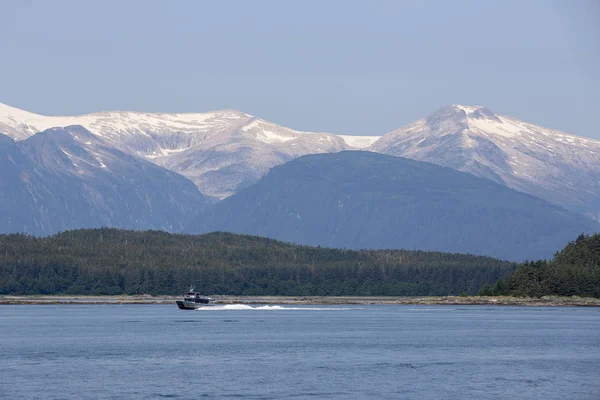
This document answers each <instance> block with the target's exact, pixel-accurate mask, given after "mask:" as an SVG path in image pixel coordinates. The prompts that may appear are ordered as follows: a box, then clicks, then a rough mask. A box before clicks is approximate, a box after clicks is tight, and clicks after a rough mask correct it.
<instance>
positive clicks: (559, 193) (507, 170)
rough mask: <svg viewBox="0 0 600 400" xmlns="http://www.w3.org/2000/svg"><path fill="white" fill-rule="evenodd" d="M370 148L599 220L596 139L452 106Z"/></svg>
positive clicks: (599, 166) (598, 144)
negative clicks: (485, 181) (474, 177)
mask: <svg viewBox="0 0 600 400" xmlns="http://www.w3.org/2000/svg"><path fill="white" fill-rule="evenodd" d="M369 150H371V151H375V152H380V153H385V154H390V155H396V156H402V157H407V158H412V159H415V160H420V161H428V162H432V163H435V164H439V165H443V166H447V167H450V168H454V169H457V170H460V171H465V172H470V173H472V174H474V175H477V176H481V177H485V178H488V179H491V180H493V181H496V182H499V183H503V184H505V185H506V186H508V187H510V188H513V189H516V190H519V191H522V192H525V193H529V194H532V195H534V196H537V197H541V198H543V199H545V200H548V201H550V202H552V203H554V204H558V205H561V206H563V207H565V208H567V209H569V210H571V211H575V212H578V213H581V214H585V215H587V216H588V217H592V218H595V219H598V220H600V141H597V140H593V139H588V138H583V137H578V136H574V135H570V134H567V133H563V132H559V131H555V130H552V129H547V128H542V127H540V126H536V125H533V124H530V123H527V122H523V121H520V120H518V119H515V118H512V117H508V116H504V115H496V114H494V113H492V112H491V111H490V110H489V109H487V108H485V107H473V106H462V105H451V106H446V107H443V108H441V109H439V110H437V111H435V112H434V113H432V114H431V115H429V116H428V117H426V118H423V119H420V120H418V121H416V122H414V123H412V124H410V125H407V126H404V127H402V128H400V129H397V130H395V131H392V132H390V133H388V134H386V135H384V136H382V137H381V138H380V139H379V140H377V141H376V142H375V143H373V145H372V146H370V147H369Z"/></svg>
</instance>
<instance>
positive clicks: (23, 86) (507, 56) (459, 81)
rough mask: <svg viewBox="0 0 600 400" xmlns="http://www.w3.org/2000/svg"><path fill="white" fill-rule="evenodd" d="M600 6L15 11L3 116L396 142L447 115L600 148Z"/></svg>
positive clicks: (120, 6) (4, 56)
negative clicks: (598, 143) (263, 128)
mask: <svg viewBox="0 0 600 400" xmlns="http://www.w3.org/2000/svg"><path fill="white" fill-rule="evenodd" d="M599 21H600V0H579V1H572V0H565V1H556V0H543V1H538V0H528V1H513V0H502V1H500V0H497V1H491V0H490V1H480V0H475V1H470V0H456V1H447V0H440V1H416V0H414V1H411V0H406V1H389V2H387V1H360V2H358V1H308V0H302V1H252V2H250V1H223V0H218V1H217V0H214V1H176V2H175V1H150V0H144V1H131V0H130V1H109V0H101V1H94V0H89V1H79V0H77V1H60V0H55V1H51V2H50V1H45V0H43V1H27V0H0V102H2V103H5V104H8V105H11V106H14V107H19V108H22V109H26V110H28V111H32V112H36V113H40V114H46V115H72V114H82V113H89V112H97V111H106V110H128V111H148V112H204V111H210V110H217V109H224V108H231V109H236V110H240V111H244V112H247V113H250V114H252V115H255V116H258V117H260V118H263V119H266V120H269V121H272V122H275V123H278V124H280V125H284V126H288V127H291V128H294V129H299V130H306V131H324V132H332V133H338V134H351V135H382V134H384V133H386V132H389V131H391V130H393V129H396V128H398V127H400V126H403V125H405V124H408V123H410V122H412V121H414V120H417V119H419V118H421V117H423V116H425V115H427V114H429V113H431V112H432V111H434V110H436V109H438V108H440V107H441V106H443V105H446V104H466V105H484V106H487V107H488V108H490V109H491V110H492V111H494V112H495V113H497V114H504V115H510V116H513V117H516V118H519V119H522V120H525V121H528V122H532V123H535V124H538V125H542V126H546V127H550V128H554V129H559V130H563V131H566V132H569V133H572V134H576V135H580V136H588V137H593V138H596V139H600V129H599V127H598V123H597V121H598V112H599V111H600V73H599V71H600V24H599V23H598V22H599Z"/></svg>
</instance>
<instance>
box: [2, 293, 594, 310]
mask: <svg viewBox="0 0 600 400" xmlns="http://www.w3.org/2000/svg"><path fill="white" fill-rule="evenodd" d="M213 297H214V299H215V300H216V301H218V302H219V303H222V304H306V305H319V304H426V305H486V306H489V305H510V306H551V307H558V306H588V307H600V299H595V298H584V297H577V296H572V297H558V296H544V297H541V298H531V297H509V296H493V297H488V296H438V297H384V296H382V297H366V296H365V297H320V296H310V297H285V296H213ZM179 298H180V296H150V295H143V296H0V305H6V304H172V303H174V302H175V300H178V299H179Z"/></svg>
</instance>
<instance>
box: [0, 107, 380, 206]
mask: <svg viewBox="0 0 600 400" xmlns="http://www.w3.org/2000/svg"><path fill="white" fill-rule="evenodd" d="M69 125H81V126H84V127H85V128H86V129H88V130H89V131H91V132H92V133H94V134H95V135H97V136H98V137H100V138H102V139H103V140H104V141H105V142H106V143H109V144H111V145H112V146H114V147H115V148H117V149H119V150H121V151H123V152H125V153H127V154H131V155H135V156H139V157H143V158H146V159H147V160H149V161H151V162H153V163H155V164H157V165H160V166H163V167H165V168H167V169H170V170H172V171H175V172H177V173H180V174H182V175H184V176H185V177H187V178H189V179H190V180H192V181H193V182H194V183H195V184H196V185H197V186H198V188H199V189H200V191H201V192H202V193H204V194H205V195H208V196H211V197H214V198H216V199H223V198H225V197H227V196H230V195H231V194H233V193H235V192H236V191H237V190H239V189H240V188H242V187H245V186H248V185H250V184H252V183H254V182H256V181H257V180H258V179H259V178H260V177H261V176H263V175H264V174H266V173H267V172H268V171H269V169H270V168H271V167H274V166H276V165H280V164H283V163H285V162H287V161H289V160H292V159H294V158H296V157H299V156H302V155H306V154H315V153H330V152H336V151H341V150H348V149H352V148H355V147H361V146H362V147H366V146H369V145H370V144H372V143H373V142H374V141H375V140H376V139H377V138H378V137H368V136H367V137H365V136H357V137H354V136H338V135H333V134H330V133H311V132H301V131H296V130H293V129H289V128H285V127H282V126H279V125H276V124H273V123H271V122H268V121H265V120H262V119H259V118H256V117H253V116H252V115H249V114H246V113H242V112H239V111H233V110H221V111H215V112H208V113H195V114H165V113H138V112H119V111H116V112H101V113H95V114H88V115H81V116H72V117H47V116H43V115H38V114H33V113H29V112H27V111H23V110H20V109H18V108H14V107H10V106H7V105H4V104H0V132H3V133H5V134H7V135H8V136H11V137H12V138H14V139H15V140H23V139H25V138H27V137H30V136H31V135H33V134H35V133H36V132H38V131H41V130H44V129H48V128H51V127H61V126H69Z"/></svg>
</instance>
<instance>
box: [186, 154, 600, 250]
mask: <svg viewBox="0 0 600 400" xmlns="http://www.w3.org/2000/svg"><path fill="white" fill-rule="evenodd" d="M189 230H190V231H192V232H195V233H202V232H210V231H229V232H235V233H247V234H253V235H260V236H266V237H271V238H275V239H279V240H284V241H290V242H294V243H300V244H307V245H321V246H328V247H345V248H352V249H360V248H366V249H369V248H372V249H383V248H395V249H397V248H404V249H419V250H435V251H445V252H460V253H472V254H481V255H487V256H492V257H497V258H501V259H509V260H524V259H537V258H542V257H550V256H552V254H553V253H554V252H555V251H556V250H558V249H560V248H561V247H562V246H563V245H564V243H566V242H567V241H569V240H570V239H572V238H574V237H576V236H577V235H578V234H580V233H581V232H594V231H598V230H600V225H599V224H597V223H595V222H594V221H592V220H589V219H587V218H585V217H583V216H580V215H577V214H574V213H571V212H568V211H567V210H565V209H562V208H559V207H557V206H554V205H551V204H549V203H548V202H546V201H543V200H541V199H538V198H536V197H533V196H530V195H528V194H525V193H521V192H518V191H516V190H513V189H509V188H507V187H506V186H503V185H500V184H497V183H495V182H492V181H491V180H488V179H483V178H478V177H475V176H473V175H471V174H467V173H463V172H458V171H455V170H453V169H451V168H445V167H440V166H437V165H434V164H430V163H425V162H419V161H414V160H409V159H405V158H400V157H392V156H386V155H383V154H376V153H371V152H363V151H351V152H340V153H334V154H321V155H309V156H304V157H301V158H298V159H296V160H293V161H290V162H288V163H286V164H284V165H281V166H278V167H275V168H273V169H272V170H271V171H270V172H269V173H268V174H267V175H266V176H265V177H263V178H261V179H260V180H259V181H258V182H257V183H256V184H254V185H252V186H250V187H248V188H246V189H244V190H242V191H240V192H239V193H237V194H235V195H233V196H231V197H229V198H228V199H225V200H223V201H222V202H220V203H217V204H216V205H214V206H213V207H212V208H211V209H210V210H207V211H206V212H205V213H204V214H201V215H200V216H199V217H198V218H197V220H196V221H194V222H193V223H192V224H191V225H190V228H189Z"/></svg>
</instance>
